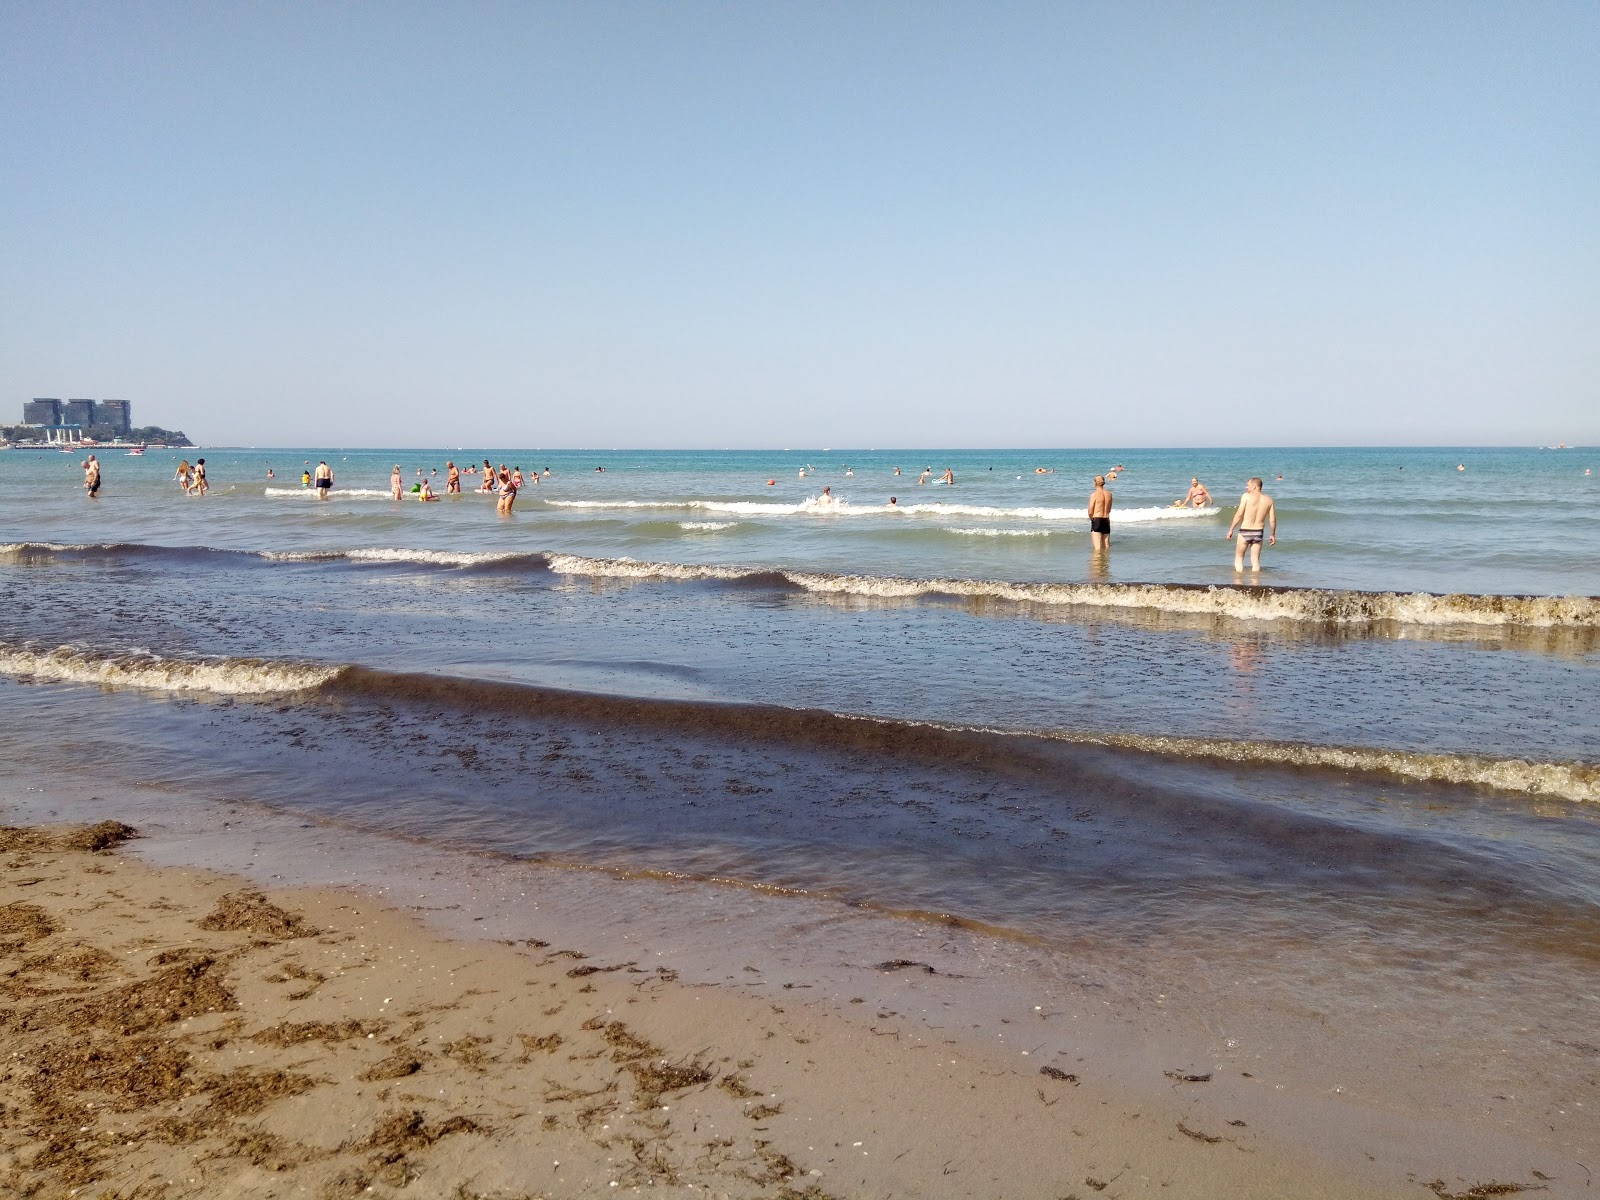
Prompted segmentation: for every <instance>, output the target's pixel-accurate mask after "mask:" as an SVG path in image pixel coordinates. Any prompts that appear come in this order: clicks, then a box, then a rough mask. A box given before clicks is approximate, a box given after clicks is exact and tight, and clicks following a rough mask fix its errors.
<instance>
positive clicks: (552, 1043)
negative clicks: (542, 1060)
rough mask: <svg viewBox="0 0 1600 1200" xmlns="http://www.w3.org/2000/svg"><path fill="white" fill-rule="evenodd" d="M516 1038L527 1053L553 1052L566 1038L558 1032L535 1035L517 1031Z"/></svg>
mask: <svg viewBox="0 0 1600 1200" xmlns="http://www.w3.org/2000/svg"><path fill="white" fill-rule="evenodd" d="M517 1040H518V1041H519V1042H521V1043H522V1048H523V1049H524V1050H526V1051H527V1052H528V1053H529V1054H554V1053H555V1051H556V1048H557V1047H558V1046H560V1045H561V1044H562V1043H563V1042H565V1041H566V1040H567V1039H566V1038H564V1037H562V1036H561V1035H560V1034H559V1033H547V1034H545V1035H544V1036H543V1037H535V1036H534V1035H533V1034H531V1033H519V1034H517Z"/></svg>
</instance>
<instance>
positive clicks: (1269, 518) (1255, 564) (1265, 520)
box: [1228, 477, 1278, 571]
mask: <svg viewBox="0 0 1600 1200" xmlns="http://www.w3.org/2000/svg"><path fill="white" fill-rule="evenodd" d="M1235 528H1237V529H1238V530H1239V540H1238V541H1237V542H1235V543H1234V547H1233V569H1234V570H1235V571H1242V570H1244V548H1245V547H1246V546H1249V547H1250V569H1251V570H1252V571H1259V570H1261V535H1262V534H1266V535H1267V545H1269V546H1276V545H1277V544H1278V510H1277V509H1276V508H1274V507H1273V505H1272V497H1271V496H1269V495H1267V494H1266V493H1265V492H1263V491H1262V490H1261V480H1260V478H1259V477H1258V478H1255V479H1252V480H1251V481H1250V482H1249V483H1248V484H1247V485H1246V488H1245V493H1244V495H1242V496H1240V497H1239V507H1238V509H1237V510H1235V512H1234V514H1233V520H1232V521H1230V522H1228V540H1229V541H1230V542H1231V541H1233V531H1234V529H1235Z"/></svg>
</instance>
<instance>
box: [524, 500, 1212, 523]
mask: <svg viewBox="0 0 1600 1200" xmlns="http://www.w3.org/2000/svg"><path fill="white" fill-rule="evenodd" d="M544 504H545V505H546V506H548V507H550V508H576V509H600V510H605V509H614V510H624V511H625V510H629V509H689V510H698V511H704V512H714V513H735V514H738V515H741V516H752V517H784V516H822V517H828V516H838V517H881V516H885V515H892V516H893V515H902V514H903V515H907V516H935V517H981V518H987V519H989V520H1015V521H1085V520H1088V516H1089V514H1088V510H1087V509H1083V508H1047V507H1031V508H997V507H995V506H992V505H987V504H944V503H941V502H939V501H930V502H928V503H925V504H896V505H894V506H893V507H890V506H889V505H888V504H853V503H851V502H850V501H848V500H837V501H834V502H833V503H831V504H827V503H823V502H822V501H820V500H818V499H816V498H815V497H813V498H812V499H809V500H802V501H800V502H799V503H797V504H782V503H777V502H772V501H760V500H546V501H544ZM1221 512H1222V510H1221V509H1220V508H1198V509H1196V508H1165V507H1149V508H1124V509H1118V510H1117V511H1116V512H1114V513H1113V514H1112V521H1113V522H1114V523H1115V524H1119V525H1126V524H1132V525H1143V524H1148V523H1150V522H1152V521H1185V520H1193V519H1195V518H1197V517H1215V516H1217V515H1219V514H1220V513H1221Z"/></svg>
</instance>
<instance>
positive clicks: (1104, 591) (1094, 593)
mask: <svg viewBox="0 0 1600 1200" xmlns="http://www.w3.org/2000/svg"><path fill="white" fill-rule="evenodd" d="M630 503H631V502H630ZM705 524H706V525H707V526H710V525H712V524H720V523H716V522H706V523H705ZM959 532H970V531H968V530H960V531H959ZM1006 532H1007V533H1010V532H1011V531H1006ZM1034 532H1039V533H1046V532H1049V531H1045V530H1040V531H1034ZM241 553H243V554H254V556H256V557H258V558H261V559H266V560H269V561H274V562H312V563H315V562H340V561H345V562H355V563H362V562H368V563H414V564H418V565H424V566H438V567H467V568H471V567H496V566H498V567H525V568H528V569H539V568H547V569H549V570H550V571H552V572H554V573H556V574H560V575H586V576H595V577H601V578H613V579H636V580H641V581H647V580H672V581H678V582H695V581H717V582H729V583H746V584H751V585H767V586H770V585H774V584H776V585H779V586H788V587H794V588H798V589H800V590H802V591H807V592H812V593H815V594H818V595H831V596H860V597H877V598H882V599H896V600H904V599H917V598H919V597H924V596H951V597H959V598H973V599H983V600H1003V601H1010V602H1013V603H1017V604H1041V605H1051V606H1054V607H1061V608H1078V609H1087V610H1094V609H1100V610H1113V611H1124V612H1132V611H1144V612H1157V613H1166V614H1171V615H1179V616H1196V617H1221V618H1227V619H1231V620H1237V621H1297V622H1304V623H1308V624H1320V625H1331V626H1339V627H1345V628H1361V627H1365V626H1373V625H1383V624H1386V623H1393V624H1398V625H1412V626H1423V627H1430V626H1431V627H1448V626H1458V627H1459V626H1480V627H1482V626H1487V627H1494V628H1501V629H1508V630H1516V629H1572V630H1585V631H1600V596H1518V595H1496V594H1489V595H1475V594H1471V593H1454V594H1449V595H1443V594H1439V593H1435V592H1361V591H1348V590H1343V589H1335V588H1287V587H1244V586H1236V585H1223V584H1185V583H1027V582H1007V581H1005V580H996V579H937V578H936V579H916V578H903V577H900V576H893V575H855V574H841V573H834V572H824V571H799V570H793V569H776V568H772V567H765V566H724V565H716V564H704V563H668V562H650V561H646V560H639V559H632V558H591V557H587V556H585V555H580V554H557V553H550V552H545V551H538V550H527V551H451V550H426V549H405V548H401V547H383V546H378V547H367V548H358V549H344V550H293V551H257V552H247V551H233V550H213V549H210V548H207V547H203V546H147V545H139V544H128V545H124V544H118V543H100V544H92V545H68V544H62V543H55V542H12V543H7V544H3V545H0V559H4V558H6V557H9V558H11V559H13V560H22V559H26V558H28V557H33V556H37V557H49V556H51V555H54V554H62V555H78V554H81V555H106V556H118V555H171V556H176V557H187V556H194V555H211V554H218V555H231V554H241Z"/></svg>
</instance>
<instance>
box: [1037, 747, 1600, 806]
mask: <svg viewBox="0 0 1600 1200" xmlns="http://www.w3.org/2000/svg"><path fill="white" fill-rule="evenodd" d="M1042 736H1045V737H1050V738H1053V739H1056V740H1058V741H1066V742H1072V743H1075V744H1077V745H1096V746H1108V747H1112V748H1114V749H1119V750H1138V751H1141V752H1143V753H1146V754H1161V755H1167V756H1170V757H1176V758H1199V759H1210V760H1212V761H1214V762H1232V763H1242V764H1246V765H1249V766H1272V767H1284V766H1289V767H1323V768H1332V769H1335V770H1340V771H1363V772H1377V773H1381V774H1385V775H1398V776H1400V777H1401V778H1403V779H1414V780H1418V781H1420V782H1423V783H1454V784H1468V785H1471V786H1475V787H1488V788H1494V789H1496V790H1497V791H1502V792H1523V793H1527V794H1529V795H1536V796H1554V797H1558V798H1560V799H1563V800H1578V801H1586V802H1590V803H1593V802H1596V801H1600V766H1596V765H1593V764H1590V763H1560V762H1555V763H1551V762H1529V761H1527V760H1526V759H1520V758H1489V757H1485V756H1481V755H1475V754H1429V753H1425V752H1419V751H1409V750H1382V749H1369V748H1365V747H1351V746H1316V745H1307V744H1305V743H1303V742H1251V741H1231V740H1228V739H1224V738H1192V737H1167V736H1161V735H1152V734H1137V733H1057V732H1047V733H1045V734H1043V735H1042Z"/></svg>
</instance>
